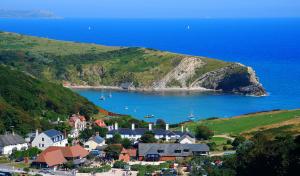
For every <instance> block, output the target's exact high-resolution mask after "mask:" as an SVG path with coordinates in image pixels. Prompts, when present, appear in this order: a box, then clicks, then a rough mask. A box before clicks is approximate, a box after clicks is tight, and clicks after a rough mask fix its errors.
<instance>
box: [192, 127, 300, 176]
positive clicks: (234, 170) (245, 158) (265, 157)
mask: <svg viewBox="0 0 300 176" xmlns="http://www.w3.org/2000/svg"><path fill="white" fill-rule="evenodd" d="M219 159H220V160H223V163H222V164H221V165H218V164H216V165H214V164H213V165H212V164H211V162H213V161H216V160H219ZM191 163H192V165H193V166H194V167H193V169H192V172H191V175H202V174H208V175H213V176H219V175H220V176H221V175H228V176H235V175H236V176H253V175H256V176H258V175H263V176H265V175H268V176H284V175H291V176H292V175H298V174H299V168H300V136H297V137H292V136H279V137H276V138H275V139H269V138H267V137H266V136H265V135H264V134H262V133H258V134H257V135H255V136H254V137H253V138H252V139H250V140H246V141H244V142H243V143H241V144H240V145H239V146H238V147H237V151H236V154H235V155H232V156H225V157H222V158H194V159H193V160H192V161H191ZM196 166H198V167H196ZM199 166H201V167H199Z"/></svg>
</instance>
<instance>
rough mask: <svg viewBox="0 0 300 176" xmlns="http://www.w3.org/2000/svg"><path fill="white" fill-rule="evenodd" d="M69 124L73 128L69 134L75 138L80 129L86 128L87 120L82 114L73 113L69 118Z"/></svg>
mask: <svg viewBox="0 0 300 176" xmlns="http://www.w3.org/2000/svg"><path fill="white" fill-rule="evenodd" d="M69 125H70V126H71V127H72V128H73V130H72V131H71V134H70V135H69V136H70V137H73V138H76V137H78V136H79V133H80V131H83V130H84V129H85V128H86V125H87V122H86V119H85V117H84V116H82V115H79V114H73V115H72V116H71V117H70V118H69Z"/></svg>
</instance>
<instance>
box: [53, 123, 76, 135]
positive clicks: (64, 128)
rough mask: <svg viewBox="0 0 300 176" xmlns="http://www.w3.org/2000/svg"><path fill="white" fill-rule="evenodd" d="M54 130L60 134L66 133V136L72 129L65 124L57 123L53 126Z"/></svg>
mask: <svg viewBox="0 0 300 176" xmlns="http://www.w3.org/2000/svg"><path fill="white" fill-rule="evenodd" d="M55 129H56V130H58V131H61V132H64V131H66V133H67V134H68V133H70V131H71V130H72V127H71V126H70V125H69V124H67V123H59V124H57V125H56V126H55Z"/></svg>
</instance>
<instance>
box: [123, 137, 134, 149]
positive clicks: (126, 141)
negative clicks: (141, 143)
mask: <svg viewBox="0 0 300 176" xmlns="http://www.w3.org/2000/svg"><path fill="white" fill-rule="evenodd" d="M121 143H122V146H123V147H124V148H126V149H128V148H130V147H131V145H132V142H131V140H130V139H128V138H124V139H123V140H122V142H121Z"/></svg>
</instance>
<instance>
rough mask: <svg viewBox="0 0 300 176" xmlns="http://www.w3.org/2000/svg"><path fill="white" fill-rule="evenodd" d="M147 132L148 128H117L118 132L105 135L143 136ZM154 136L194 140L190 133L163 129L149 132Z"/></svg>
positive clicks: (112, 131)
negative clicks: (190, 138) (186, 137)
mask: <svg viewBox="0 0 300 176" xmlns="http://www.w3.org/2000/svg"><path fill="white" fill-rule="evenodd" d="M147 131H149V129H148V128H136V129H134V130H132V129H131V128H119V129H118V130H111V131H108V133H107V134H111V135H114V134H115V133H119V134H121V135H143V134H144V133H146V132H147ZM151 132H153V133H154V134H155V135H164V136H166V135H168V136H175V135H178V136H180V137H181V136H183V135H189V136H190V137H192V138H194V136H193V135H192V134H191V133H188V132H181V131H170V130H164V129H153V130H151Z"/></svg>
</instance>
